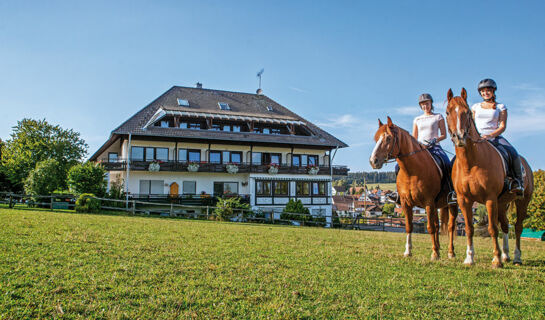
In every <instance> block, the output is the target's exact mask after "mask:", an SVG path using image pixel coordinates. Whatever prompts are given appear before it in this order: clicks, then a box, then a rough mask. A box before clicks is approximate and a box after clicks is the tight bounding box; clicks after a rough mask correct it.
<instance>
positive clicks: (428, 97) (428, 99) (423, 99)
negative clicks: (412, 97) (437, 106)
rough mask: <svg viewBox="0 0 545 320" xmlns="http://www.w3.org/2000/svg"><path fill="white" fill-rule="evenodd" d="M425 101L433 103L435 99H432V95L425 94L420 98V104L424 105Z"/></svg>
mask: <svg viewBox="0 0 545 320" xmlns="http://www.w3.org/2000/svg"><path fill="white" fill-rule="evenodd" d="M425 101H431V102H432V103H433V98H432V97H431V94H429V93H423V94H421V95H420V97H418V103H422V102H425Z"/></svg>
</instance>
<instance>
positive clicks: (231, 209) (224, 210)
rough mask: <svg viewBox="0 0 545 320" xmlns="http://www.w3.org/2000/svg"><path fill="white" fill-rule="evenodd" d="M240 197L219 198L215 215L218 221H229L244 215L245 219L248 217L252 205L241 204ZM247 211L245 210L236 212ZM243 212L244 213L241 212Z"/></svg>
mask: <svg viewBox="0 0 545 320" xmlns="http://www.w3.org/2000/svg"><path fill="white" fill-rule="evenodd" d="M240 200H241V199H240V198H239V197H228V198H218V202H217V203H216V209H215V210H214V214H215V215H216V218H217V219H218V220H222V221H227V220H230V219H231V218H233V217H235V216H237V215H239V214H240V213H242V216H243V217H246V216H247V213H248V210H249V209H250V205H249V204H247V203H241V202H240ZM235 209H245V210H235ZM241 211H242V212H241Z"/></svg>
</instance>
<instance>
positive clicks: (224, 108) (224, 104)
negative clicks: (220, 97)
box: [218, 102, 231, 110]
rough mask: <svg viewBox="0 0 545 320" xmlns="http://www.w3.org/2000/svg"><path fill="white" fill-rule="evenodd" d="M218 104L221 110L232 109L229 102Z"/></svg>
mask: <svg viewBox="0 0 545 320" xmlns="http://www.w3.org/2000/svg"><path fill="white" fill-rule="evenodd" d="M218 106H219V107H220V109H221V110H231V107H229V104H228V103H225V102H218Z"/></svg>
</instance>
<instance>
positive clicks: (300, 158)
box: [291, 154, 318, 167]
mask: <svg viewBox="0 0 545 320" xmlns="http://www.w3.org/2000/svg"><path fill="white" fill-rule="evenodd" d="M291 163H292V165H293V166H294V167H306V166H307V165H308V166H317V165H318V156H316V155H307V154H294V155H292V157H291Z"/></svg>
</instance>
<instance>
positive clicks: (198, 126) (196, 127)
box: [189, 123, 201, 130]
mask: <svg viewBox="0 0 545 320" xmlns="http://www.w3.org/2000/svg"><path fill="white" fill-rule="evenodd" d="M189 129H193V130H200V129H201V124H200V123H190V124H189Z"/></svg>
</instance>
